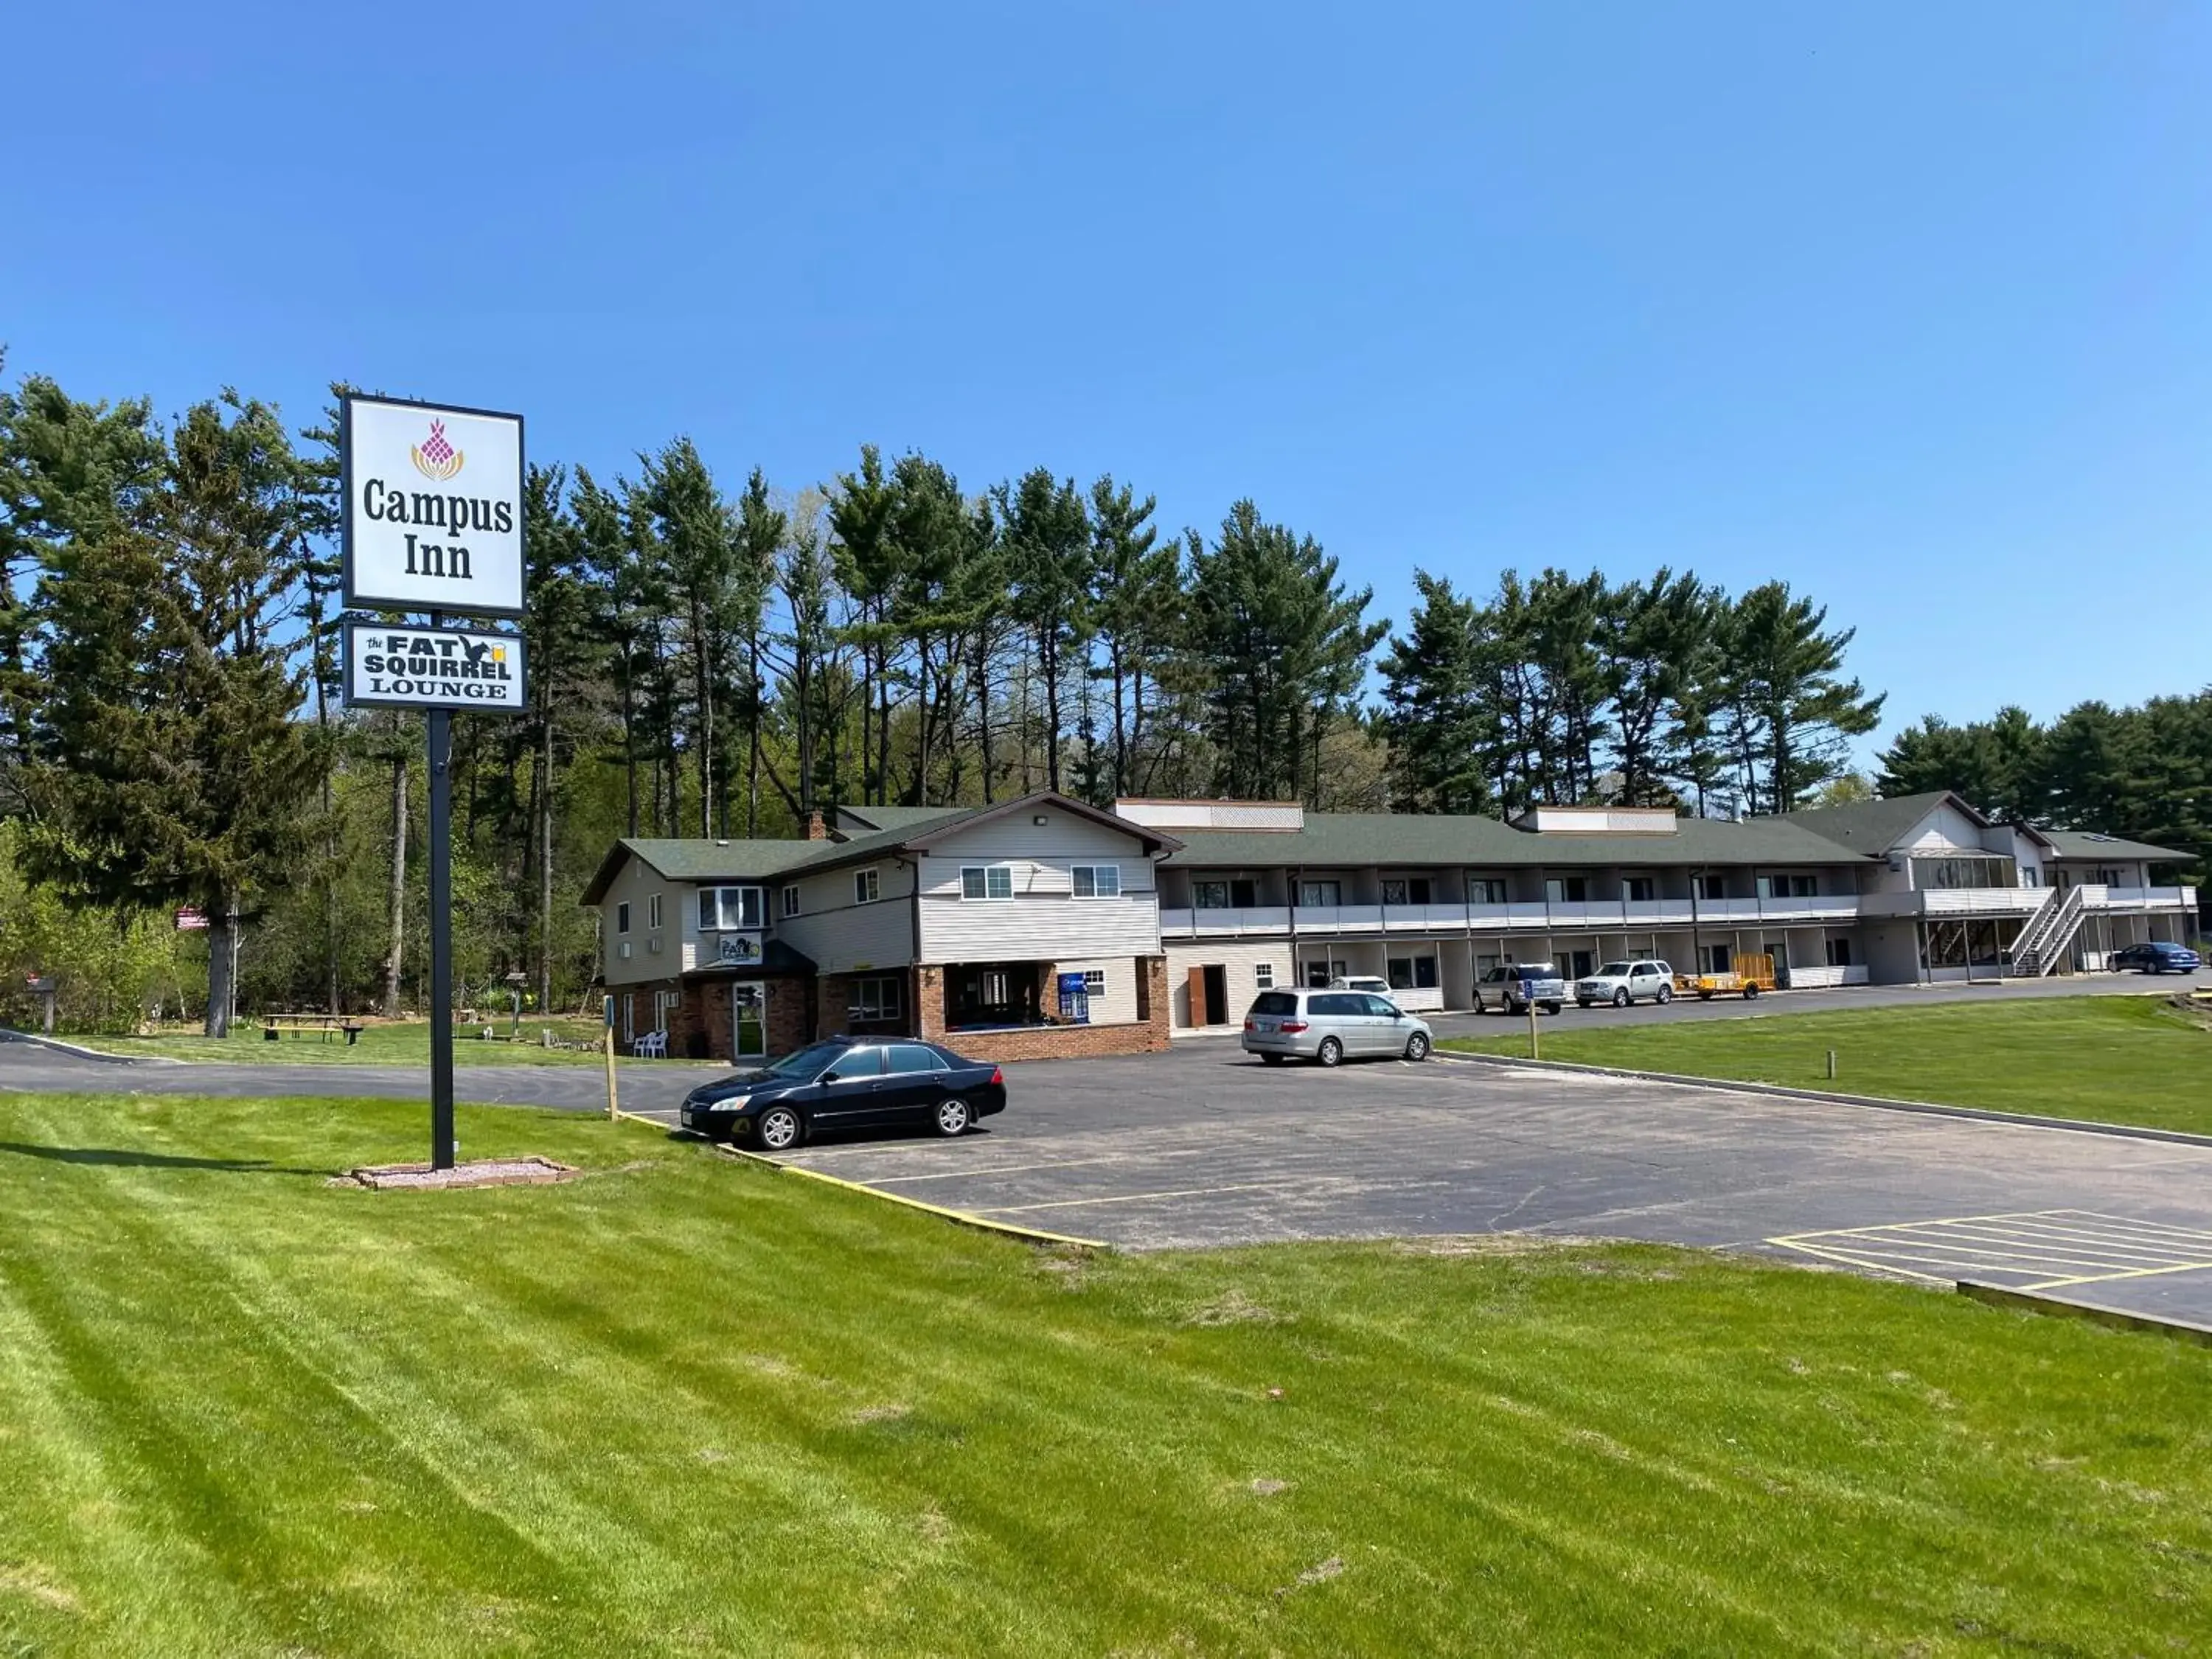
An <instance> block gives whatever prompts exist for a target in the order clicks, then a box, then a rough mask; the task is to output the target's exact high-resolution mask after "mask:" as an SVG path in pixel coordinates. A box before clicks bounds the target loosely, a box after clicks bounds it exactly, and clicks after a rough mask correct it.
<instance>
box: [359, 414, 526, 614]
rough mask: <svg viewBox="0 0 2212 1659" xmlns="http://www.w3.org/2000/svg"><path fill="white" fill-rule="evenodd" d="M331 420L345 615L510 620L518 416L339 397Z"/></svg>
mask: <svg viewBox="0 0 2212 1659" xmlns="http://www.w3.org/2000/svg"><path fill="white" fill-rule="evenodd" d="M339 422H340V428H341V433H340V435H341V443H340V450H341V453H342V454H343V458H344V471H345V523H344V550H345V560H344V566H345V581H344V590H345V602H346V604H347V605H348V606H349V608H352V609H355V610H362V611H430V612H433V613H435V612H440V611H453V612H458V613H459V614H460V615H462V616H468V617H484V616H491V617H513V616H520V614H521V613H522V585H523V562H522V536H523V522H522V520H523V507H522V487H523V460H522V417H521V416H519V415H497V414H493V413H490V412H489V411H487V410H474V409H458V408H447V407H445V406H443V405H439V404H409V403H398V402H394V401H392V400H391V399H389V398H364V397H348V398H346V399H345V400H344V401H343V404H341V405H340V409H339ZM433 620H435V616H434V617H433Z"/></svg>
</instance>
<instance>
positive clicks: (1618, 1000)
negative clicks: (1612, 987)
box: [1613, 985, 1636, 1008]
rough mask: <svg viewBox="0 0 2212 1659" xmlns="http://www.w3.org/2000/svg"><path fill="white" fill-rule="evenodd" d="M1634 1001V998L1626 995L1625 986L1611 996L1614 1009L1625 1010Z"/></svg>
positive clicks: (1626, 989) (1626, 988)
mask: <svg viewBox="0 0 2212 1659" xmlns="http://www.w3.org/2000/svg"><path fill="white" fill-rule="evenodd" d="M1635 1000H1636V999H1635V998H1634V997H1632V996H1631V995H1629V994H1628V987H1626V985H1624V986H1622V987H1620V989H1619V990H1618V991H1615V992H1614V993H1613V1006H1614V1007H1616V1008H1626V1006H1628V1005H1629V1004H1630V1003H1632V1002H1633V1001H1635Z"/></svg>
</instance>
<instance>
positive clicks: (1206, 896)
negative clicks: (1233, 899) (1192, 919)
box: [1190, 881, 1229, 910]
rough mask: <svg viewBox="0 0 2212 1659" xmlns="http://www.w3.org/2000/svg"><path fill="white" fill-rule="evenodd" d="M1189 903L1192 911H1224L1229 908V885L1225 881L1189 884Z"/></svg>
mask: <svg viewBox="0 0 2212 1659" xmlns="http://www.w3.org/2000/svg"><path fill="white" fill-rule="evenodd" d="M1190 903H1191V908H1193V909H1194V910H1226V909H1227V908H1229V884H1228V883H1227V882H1225V881H1194V882H1193V883H1191V884H1190Z"/></svg>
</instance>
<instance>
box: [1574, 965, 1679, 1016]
mask: <svg viewBox="0 0 2212 1659" xmlns="http://www.w3.org/2000/svg"><path fill="white" fill-rule="evenodd" d="M1647 997H1648V998H1650V1000H1652V1001H1654V1002H1672V1001H1673V1000H1674V969H1672V968H1669V967H1668V965H1667V964H1666V963H1663V962H1661V961H1660V960H1658V959H1657V958H1656V957H1643V958H1641V959H1639V960H1638V961H1635V962H1608V963H1606V964H1605V966H1604V967H1602V968H1601V969H1598V970H1597V972H1595V973H1594V974H1592V975H1589V978H1587V979H1578V980H1577V981H1575V1006H1577V1007H1578V1008H1587V1007H1589V1006H1590V1005H1591V1004H1592V1003H1595V1002H1609V1003H1611V1004H1612V1005H1613V1006H1614V1007H1616V1008H1626V1006H1628V1005H1629V1004H1630V1003H1632V1002H1640V1001H1642V1000H1644V999H1645V998H1647Z"/></svg>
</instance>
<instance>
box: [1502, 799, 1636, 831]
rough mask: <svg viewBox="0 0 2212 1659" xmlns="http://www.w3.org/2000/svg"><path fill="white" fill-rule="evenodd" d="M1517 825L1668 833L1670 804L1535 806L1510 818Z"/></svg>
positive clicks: (1520, 826) (1554, 829)
mask: <svg viewBox="0 0 2212 1659" xmlns="http://www.w3.org/2000/svg"><path fill="white" fill-rule="evenodd" d="M1513 823H1514V825H1515V827H1516V828H1517V829H1534V831H1535V832H1536V833H1537V834H1538V835H1552V836H1671V835H1673V834H1674V830H1675V824H1676V819H1675V817H1674V808H1673V807H1671V806H1535V807H1531V808H1530V809H1529V810H1528V811H1526V812H1523V813H1522V815H1521V816H1520V817H1517V818H1516V819H1514V820H1513Z"/></svg>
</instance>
